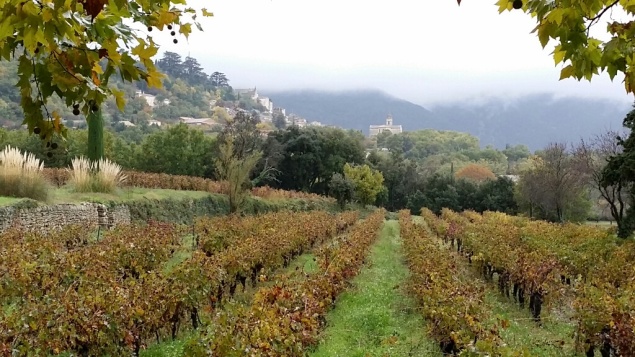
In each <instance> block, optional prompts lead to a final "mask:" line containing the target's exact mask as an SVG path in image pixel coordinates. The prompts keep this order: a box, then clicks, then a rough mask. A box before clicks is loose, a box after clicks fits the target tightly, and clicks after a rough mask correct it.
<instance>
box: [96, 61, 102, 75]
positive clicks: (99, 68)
mask: <svg viewBox="0 0 635 357" xmlns="http://www.w3.org/2000/svg"><path fill="white" fill-rule="evenodd" d="M93 72H95V73H97V74H103V73H104V69H103V68H101V65H100V64H99V62H95V64H94V65H93Z"/></svg>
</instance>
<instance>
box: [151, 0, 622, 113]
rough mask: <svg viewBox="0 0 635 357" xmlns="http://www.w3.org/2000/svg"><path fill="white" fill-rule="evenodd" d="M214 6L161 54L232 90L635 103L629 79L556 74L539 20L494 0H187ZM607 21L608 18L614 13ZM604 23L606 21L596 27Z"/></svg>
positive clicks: (428, 99)
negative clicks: (538, 31)
mask: <svg viewBox="0 0 635 357" xmlns="http://www.w3.org/2000/svg"><path fill="white" fill-rule="evenodd" d="M188 3H189V4H190V5H192V6H194V7H197V8H201V7H206V8H207V9H208V10H209V11H211V12H213V13H214V17H212V18H204V19H203V20H202V26H203V29H204V32H200V31H198V30H194V33H193V34H192V35H191V36H190V39H189V41H185V39H181V40H180V42H179V44H177V45H174V44H172V42H171V38H170V36H169V34H167V33H166V34H162V35H161V36H159V37H157V38H156V40H157V42H159V44H160V45H161V51H174V52H178V53H180V54H181V55H183V56H186V55H188V54H189V55H191V56H192V57H195V58H197V59H198V60H199V62H200V63H201V65H202V66H203V67H204V68H205V70H206V71H207V72H208V73H211V72H212V71H220V72H224V73H225V74H226V75H227V76H228V78H229V79H230V84H231V85H232V86H233V87H234V88H243V87H254V86H257V87H258V89H259V90H260V91H272V90H285V89H303V88H307V89H327V90H347V89H381V90H383V91H385V92H387V93H389V94H392V95H394V96H396V97H399V98H403V99H407V100H410V101H413V102H415V103H418V104H423V105H428V106H429V105H432V104H434V103H438V102H444V101H455V100H466V99H469V98H479V97H482V96H503V95H504V96H516V95H522V94H525V93H535V92H554V93H558V94H561V95H584V96H593V97H610V98H615V99H620V100H628V101H632V97H631V96H627V95H626V94H625V91H624V86H623V84H622V78H620V77H616V79H615V81H614V82H611V81H610V80H609V79H608V76H607V75H604V76H603V78H597V79H594V80H593V82H592V83H588V82H578V81H576V80H573V79H568V80H565V81H558V78H559V73H560V68H561V66H562V65H560V66H558V67H555V66H554V62H553V59H552V58H551V56H550V55H549V53H550V52H551V51H552V49H553V45H551V44H550V45H549V46H548V47H547V48H546V49H544V50H543V49H542V47H541V46H540V43H539V42H538V39H537V37H536V35H535V34H530V31H531V30H532V29H533V28H534V27H535V20H533V19H531V18H530V17H529V16H528V15H526V14H523V13H521V12H513V13H509V12H505V13H503V14H499V13H498V8H497V6H495V5H494V3H495V0H488V1H482V0H463V3H462V4H461V6H460V7H459V6H457V3H456V0H418V1H413V0H391V1H368V0H365V1H362V0H216V1H205V0H189V1H188ZM607 19H608V16H607ZM596 26H597V27H598V28H597V30H598V31H602V30H603V29H605V28H606V26H605V21H603V22H601V23H600V24H599V25H596Z"/></svg>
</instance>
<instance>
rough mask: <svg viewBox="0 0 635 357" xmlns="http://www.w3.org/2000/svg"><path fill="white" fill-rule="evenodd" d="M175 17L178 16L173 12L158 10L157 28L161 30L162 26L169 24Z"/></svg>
mask: <svg viewBox="0 0 635 357" xmlns="http://www.w3.org/2000/svg"><path fill="white" fill-rule="evenodd" d="M177 19H178V17H177V16H176V14H175V13H173V12H170V11H166V10H161V11H159V16H158V17H157V27H158V28H159V30H162V29H163V26H165V25H167V24H171V23H173V22H174V21H176V20H177Z"/></svg>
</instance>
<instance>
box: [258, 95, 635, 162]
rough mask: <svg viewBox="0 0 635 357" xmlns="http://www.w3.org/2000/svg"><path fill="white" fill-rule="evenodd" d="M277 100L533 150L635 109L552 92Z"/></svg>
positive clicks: (364, 122) (614, 125)
mask: <svg viewBox="0 0 635 357" xmlns="http://www.w3.org/2000/svg"><path fill="white" fill-rule="evenodd" d="M268 95H269V96H270V97H271V99H272V100H273V102H274V103H275V104H276V106H281V107H284V108H286V109H287V113H290V112H293V113H296V114H298V115H300V116H302V117H305V118H307V119H309V120H318V121H321V122H322V123H324V124H330V125H337V126H341V127H344V128H349V129H357V130H362V131H363V132H364V133H366V134H368V126H369V125H371V124H381V123H383V121H384V119H385V117H386V115H387V114H388V113H391V114H392V115H393V117H394V120H395V124H401V125H403V128H404V130H417V129H425V128H431V129H438V130H456V131H462V132H468V133H470V134H472V135H475V136H477V137H478V138H479V139H481V144H482V145H490V144H491V145H494V146H496V147H498V148H503V147H505V144H526V145H527V146H529V147H530V148H531V149H532V150H535V149H539V148H542V147H544V146H545V145H546V144H547V143H549V142H550V141H578V140H579V139H580V137H589V136H591V135H593V134H594V133H597V132H599V131H602V130H605V129H608V128H611V129H620V128H621V125H622V119H623V118H624V116H625V115H626V113H628V111H629V110H630V109H631V108H630V106H629V105H628V104H625V103H622V102H608V101H605V100H592V99H586V98H585V99H582V98H560V99H554V98H553V97H552V96H551V95H549V94H537V95H531V96H525V97H522V98H520V99H517V100H504V99H490V100H486V101H482V102H480V103H462V102H461V103H451V104H444V105H439V106H436V107H434V108H431V109H426V108H424V107H422V106H420V105H417V104H414V103H411V102H408V101H405V100H401V99H397V98H394V97H391V96H389V95H387V94H385V93H382V92H379V91H347V92H324V91H311V90H304V91H288V92H277V93H268Z"/></svg>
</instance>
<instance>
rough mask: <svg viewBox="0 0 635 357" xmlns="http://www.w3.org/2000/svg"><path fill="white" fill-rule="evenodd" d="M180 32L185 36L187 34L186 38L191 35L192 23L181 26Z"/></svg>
mask: <svg viewBox="0 0 635 357" xmlns="http://www.w3.org/2000/svg"><path fill="white" fill-rule="evenodd" d="M179 32H180V33H182V34H183V36H185V38H188V37H189V36H190V34H191V33H192V25H191V24H182V25H181V28H179Z"/></svg>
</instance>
